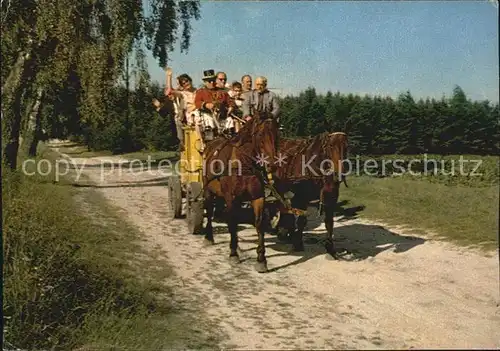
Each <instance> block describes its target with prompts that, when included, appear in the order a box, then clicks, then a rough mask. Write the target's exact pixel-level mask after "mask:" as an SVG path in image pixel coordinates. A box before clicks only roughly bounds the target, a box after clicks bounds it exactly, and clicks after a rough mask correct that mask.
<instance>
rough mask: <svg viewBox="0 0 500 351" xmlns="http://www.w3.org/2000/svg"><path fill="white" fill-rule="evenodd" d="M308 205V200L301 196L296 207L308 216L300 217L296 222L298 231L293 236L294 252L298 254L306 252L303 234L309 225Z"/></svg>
mask: <svg viewBox="0 0 500 351" xmlns="http://www.w3.org/2000/svg"><path fill="white" fill-rule="evenodd" d="M307 205H308V201H307V198H306V197H304V195H303V194H301V196H300V198H298V199H297V202H296V205H295V206H296V208H297V209H299V210H303V211H306V214H304V215H298V216H297V217H296V221H295V228H296V229H295V231H294V232H293V234H292V244H293V250H294V251H297V252H300V251H304V240H303V234H304V228H305V227H306V224H307Z"/></svg>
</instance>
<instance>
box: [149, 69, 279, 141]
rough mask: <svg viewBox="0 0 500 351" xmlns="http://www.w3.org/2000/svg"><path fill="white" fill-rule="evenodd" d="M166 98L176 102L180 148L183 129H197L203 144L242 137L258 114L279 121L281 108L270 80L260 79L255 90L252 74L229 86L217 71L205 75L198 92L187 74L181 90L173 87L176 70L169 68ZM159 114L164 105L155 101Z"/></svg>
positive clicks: (179, 82)
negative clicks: (225, 135) (242, 130)
mask: <svg viewBox="0 0 500 351" xmlns="http://www.w3.org/2000/svg"><path fill="white" fill-rule="evenodd" d="M166 74H167V86H166V88H165V90H164V94H165V97H166V98H168V99H169V100H171V101H172V102H173V106H174V120H175V125H176V129H177V138H178V139H179V141H180V144H179V147H180V150H181V151H182V148H183V146H184V140H183V139H184V135H183V131H182V127H183V125H189V126H194V127H195V130H196V132H197V133H198V136H199V138H200V140H201V142H202V145H201V151H203V149H204V148H205V142H206V141H209V140H211V139H212V138H213V137H214V136H217V135H220V134H223V133H228V134H234V133H238V131H239V129H240V128H241V126H242V124H243V123H245V121H248V120H250V119H251V118H252V115H253V114H254V112H255V111H258V112H261V113H262V112H264V113H268V114H270V115H271V116H272V117H273V118H276V119H277V120H278V121H279V114H280V107H279V104H278V101H277V97H276V95H275V94H274V93H273V92H271V91H270V90H268V89H267V78H266V77H263V76H259V77H257V78H256V79H255V89H252V77H251V76H250V75H248V74H246V75H244V76H243V77H241V81H240V82H238V81H234V82H233V83H232V84H228V82H227V75H226V73H225V72H222V71H221V72H217V73H215V71H214V70H213V69H209V70H205V71H203V78H202V81H203V83H204V84H203V86H202V87H200V88H198V89H196V88H195V87H194V85H193V80H192V79H191V77H190V76H189V75H188V74H186V73H183V74H181V75H179V76H178V77H177V78H176V81H177V86H176V87H173V86H172V75H173V72H172V69H171V68H167V70H166ZM153 104H154V105H155V107H156V109H157V110H158V111H159V110H160V109H161V103H160V102H159V101H158V100H157V99H153Z"/></svg>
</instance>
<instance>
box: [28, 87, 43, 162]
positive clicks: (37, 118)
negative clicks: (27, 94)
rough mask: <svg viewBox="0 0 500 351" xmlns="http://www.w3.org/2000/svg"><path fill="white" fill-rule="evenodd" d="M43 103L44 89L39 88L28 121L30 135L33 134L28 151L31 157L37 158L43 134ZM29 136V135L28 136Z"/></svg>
mask: <svg viewBox="0 0 500 351" xmlns="http://www.w3.org/2000/svg"><path fill="white" fill-rule="evenodd" d="M42 101H43V89H42V88H38V92H37V97H36V101H35V105H34V106H33V109H32V110H31V113H30V116H29V121H28V133H31V134H32V138H31V143H30V148H29V150H28V154H29V156H32V157H35V156H36V150H37V146H38V142H39V141H40V135H41V133H42V119H41V115H42V114H41V108H40V107H41V106H42ZM28 135H29V134H28Z"/></svg>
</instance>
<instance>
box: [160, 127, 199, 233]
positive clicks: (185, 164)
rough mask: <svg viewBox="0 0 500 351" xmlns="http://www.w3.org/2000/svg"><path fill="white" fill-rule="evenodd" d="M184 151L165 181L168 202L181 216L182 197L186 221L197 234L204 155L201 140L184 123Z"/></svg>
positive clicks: (191, 231) (178, 216) (175, 213)
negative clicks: (166, 183) (173, 172)
mask: <svg viewBox="0 0 500 351" xmlns="http://www.w3.org/2000/svg"><path fill="white" fill-rule="evenodd" d="M182 129H183V133H184V151H182V152H181V157H180V160H179V162H178V164H177V167H176V169H175V172H176V174H173V175H172V176H171V177H170V178H169V181H168V190H169V196H168V202H169V206H170V209H169V210H170V211H172V212H173V215H174V218H182V212H183V211H182V209H183V199H185V207H186V221H187V224H188V230H189V232H190V233H191V234H200V233H201V231H202V229H203V218H204V206H203V205H204V204H203V183H202V174H203V156H202V153H201V152H200V150H201V140H200V138H199V136H198V134H197V133H196V130H195V128H194V127H193V126H183V128H182Z"/></svg>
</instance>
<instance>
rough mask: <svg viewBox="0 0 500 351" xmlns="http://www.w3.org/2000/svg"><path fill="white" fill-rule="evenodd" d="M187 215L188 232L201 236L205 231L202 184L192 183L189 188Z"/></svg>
mask: <svg viewBox="0 0 500 351" xmlns="http://www.w3.org/2000/svg"><path fill="white" fill-rule="evenodd" d="M186 200H187V213H186V219H187V223H188V230H189V233H191V234H201V232H202V229H203V214H204V213H203V212H204V206H203V205H204V203H203V202H204V201H203V194H202V186H201V183H198V182H192V183H189V184H188V186H187V194H186Z"/></svg>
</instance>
